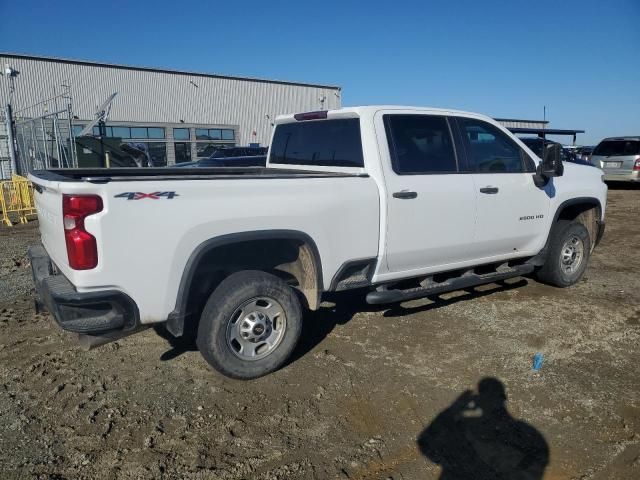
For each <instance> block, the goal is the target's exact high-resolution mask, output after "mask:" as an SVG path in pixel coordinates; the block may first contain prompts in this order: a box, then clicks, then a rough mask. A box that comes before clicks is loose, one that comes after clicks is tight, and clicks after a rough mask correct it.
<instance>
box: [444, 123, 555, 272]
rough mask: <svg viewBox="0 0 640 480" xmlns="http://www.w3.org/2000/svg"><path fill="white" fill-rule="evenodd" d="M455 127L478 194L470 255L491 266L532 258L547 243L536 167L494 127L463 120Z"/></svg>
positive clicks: (545, 204) (544, 194)
mask: <svg viewBox="0 0 640 480" xmlns="http://www.w3.org/2000/svg"><path fill="white" fill-rule="evenodd" d="M456 122H457V126H458V131H459V135H460V137H461V141H462V143H463V144H464V150H465V153H466V163H467V166H466V168H467V170H468V171H469V172H470V173H471V175H470V177H472V179H473V183H474V189H475V191H476V193H477V195H478V204H477V208H478V212H477V225H476V233H475V241H474V245H473V252H474V254H475V255H476V256H477V257H478V258H481V259H483V260H484V261H490V260H491V259H494V258H495V257H502V258H504V257H505V256H514V257H516V256H519V255H524V254H533V253H537V251H538V250H539V249H540V248H541V246H542V244H543V243H544V241H545V238H546V229H545V228H544V226H545V225H546V224H547V223H548V222H547V220H546V216H547V215H548V213H549V204H550V198H549V195H550V194H548V191H549V190H548V189H547V188H545V189H540V188H538V187H536V186H535V185H534V183H533V178H532V174H533V172H534V171H535V162H534V161H533V160H532V159H531V158H530V157H529V156H528V155H527V153H526V152H525V151H524V150H523V149H522V148H520V146H519V145H518V144H517V143H516V142H515V140H513V138H511V137H510V136H509V135H508V134H507V133H505V132H504V131H502V130H501V129H499V128H498V127H496V126H495V125H492V124H490V123H488V122H485V121H483V120H478V119H475V118H467V117H456ZM549 188H551V185H549ZM543 237H544V238H543Z"/></svg>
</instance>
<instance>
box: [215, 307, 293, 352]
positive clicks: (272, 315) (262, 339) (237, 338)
mask: <svg viewBox="0 0 640 480" xmlns="http://www.w3.org/2000/svg"><path fill="white" fill-rule="evenodd" d="M286 326H287V318H286V315H285V313H284V309H283V308H282V305H280V303H278V302H277V301H276V300H274V299H272V298H269V297H257V298H252V299H251V300H248V301H247V302H245V303H243V304H242V305H241V306H240V307H238V308H237V309H236V310H235V312H234V313H233V315H232V316H231V319H230V320H229V323H228V325H227V345H228V346H229V347H230V348H231V351H232V352H233V353H234V354H235V355H236V356H237V357H239V358H241V359H243V360H259V359H261V358H264V357H266V356H267V355H269V354H270V353H271V352H273V351H274V350H275V349H276V348H277V347H278V345H279V344H280V342H281V340H282V338H283V336H284V331H285V329H286Z"/></svg>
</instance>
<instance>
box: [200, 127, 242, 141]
mask: <svg viewBox="0 0 640 480" xmlns="http://www.w3.org/2000/svg"><path fill="white" fill-rule="evenodd" d="M196 140H235V132H234V131H233V130H231V129H228V128H196Z"/></svg>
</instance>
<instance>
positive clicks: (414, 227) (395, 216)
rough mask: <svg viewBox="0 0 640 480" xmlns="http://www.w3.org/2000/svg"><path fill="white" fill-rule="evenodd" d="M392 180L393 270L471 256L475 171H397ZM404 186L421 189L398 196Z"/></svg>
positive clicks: (389, 244)
mask: <svg viewBox="0 0 640 480" xmlns="http://www.w3.org/2000/svg"><path fill="white" fill-rule="evenodd" d="M387 185H388V188H389V191H388V195H387V202H388V210H389V214H388V232H387V263H388V266H389V270H390V271H392V272H398V271H407V270H416V269H421V268H425V267H436V266H438V265H446V264H450V263H455V262H462V261H466V260H470V259H471V256H470V254H471V252H470V249H469V247H470V245H471V243H472V240H473V235H474V227H475V201H476V199H475V193H474V191H473V186H474V185H473V179H472V178H471V175H456V174H453V175H412V176H396V177H395V178H392V179H389V181H388V182H387ZM402 191H411V192H415V193H416V194H417V196H416V197H415V198H413V199H404V198H397V196H396V197H394V196H393V195H394V193H395V192H402Z"/></svg>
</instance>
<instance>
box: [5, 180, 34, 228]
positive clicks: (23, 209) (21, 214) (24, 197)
mask: <svg viewBox="0 0 640 480" xmlns="http://www.w3.org/2000/svg"><path fill="white" fill-rule="evenodd" d="M0 211H1V212H0V213H1V215H2V218H1V220H2V223H4V224H5V225H8V226H12V225H13V224H14V223H15V222H16V220H15V218H16V217H17V219H18V220H17V221H18V222H20V223H27V222H28V218H27V217H28V216H34V215H36V208H35V203H34V200H33V185H32V184H31V182H30V181H29V180H27V179H26V178H24V177H21V176H19V175H14V176H13V177H12V178H11V180H5V181H1V182H0ZM12 217H13V220H12Z"/></svg>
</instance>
